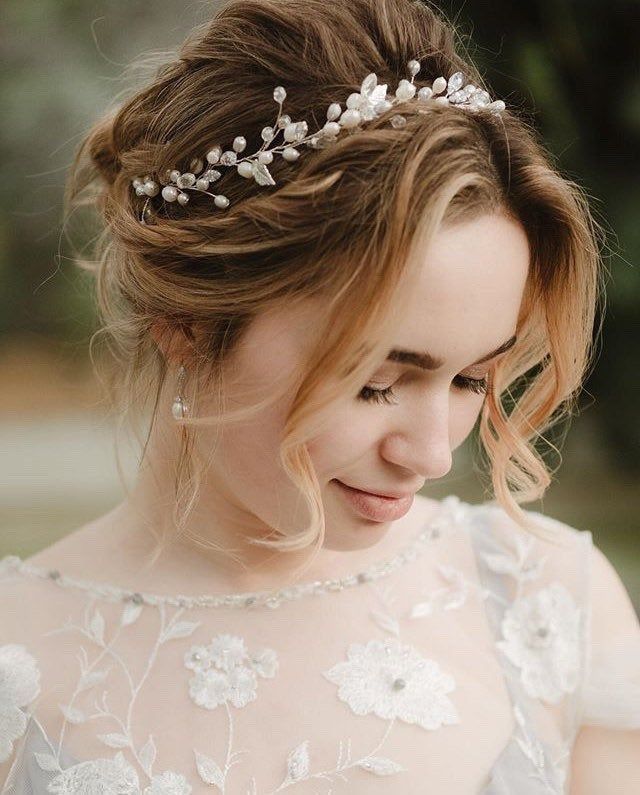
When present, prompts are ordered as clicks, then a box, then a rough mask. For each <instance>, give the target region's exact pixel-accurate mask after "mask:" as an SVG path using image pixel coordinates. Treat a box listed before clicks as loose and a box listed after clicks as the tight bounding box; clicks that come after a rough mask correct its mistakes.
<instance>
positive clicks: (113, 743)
mask: <svg viewBox="0 0 640 795" xmlns="http://www.w3.org/2000/svg"><path fill="white" fill-rule="evenodd" d="M98 739H99V740H100V741H101V742H103V743H104V744H105V745H108V746H109V748H128V747H129V745H130V742H129V738H128V737H127V736H126V735H124V734H118V733H117V732H114V733H113V734H99V735H98Z"/></svg>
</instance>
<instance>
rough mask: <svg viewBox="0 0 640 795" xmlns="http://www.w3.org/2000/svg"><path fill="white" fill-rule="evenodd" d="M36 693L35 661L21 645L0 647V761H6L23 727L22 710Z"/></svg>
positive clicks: (37, 670) (38, 673)
mask: <svg viewBox="0 0 640 795" xmlns="http://www.w3.org/2000/svg"><path fill="white" fill-rule="evenodd" d="M39 693H40V671H39V669H38V665H37V663H36V660H35V658H34V657H33V656H32V655H31V654H30V653H29V652H28V651H27V650H26V649H25V647H24V646H22V645H21V644H16V643H10V644H7V645H5V646H0V762H4V761H5V760H7V759H8V758H9V756H10V755H11V752H12V751H13V743H14V742H15V740H17V739H18V738H19V737H22V735H23V734H24V732H25V730H26V728H27V716H26V715H25V713H24V712H23V711H22V709H21V708H22V707H26V706H27V704H29V703H30V702H31V701H33V700H34V699H35V698H36V697H37V696H38V695H39Z"/></svg>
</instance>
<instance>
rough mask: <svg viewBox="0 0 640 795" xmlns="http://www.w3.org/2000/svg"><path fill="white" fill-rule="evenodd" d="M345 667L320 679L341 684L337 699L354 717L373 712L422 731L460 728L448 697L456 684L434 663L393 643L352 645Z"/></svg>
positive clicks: (342, 663) (392, 639)
mask: <svg viewBox="0 0 640 795" xmlns="http://www.w3.org/2000/svg"><path fill="white" fill-rule="evenodd" d="M347 655H348V657H349V659H348V661H346V662H339V663H337V664H336V665H334V666H333V667H332V668H331V669H330V670H329V671H323V675H324V676H325V677H326V678H327V679H328V680H329V681H330V682H334V683H335V684H338V685H340V687H339V689H338V698H340V700H341V701H344V702H346V703H347V704H348V705H349V706H350V707H351V709H352V710H353V712H355V713H356V715H367V714H369V713H370V712H373V713H374V714H376V715H377V716H378V717H380V718H400V720H403V721H405V722H406V723H417V724H418V725H419V726H422V727H423V728H424V729H438V728H439V727H440V726H442V725H443V724H453V723H459V722H460V719H459V717H458V713H457V710H456V708H455V706H454V705H453V703H452V702H451V701H450V700H449V699H448V698H447V696H446V694H447V693H450V692H451V691H453V690H455V687H456V684H455V680H454V679H453V677H452V676H450V675H449V674H446V673H444V672H443V671H442V670H441V669H440V666H439V665H438V664H437V663H436V662H435V661H434V660H429V659H426V658H425V657H422V655H421V654H420V653H419V652H418V651H417V650H416V649H414V648H413V647H412V646H408V645H404V644H402V643H401V642H400V641H399V640H397V639H395V638H388V639H386V640H384V641H380V640H371V641H369V642H368V643H367V644H366V646H363V645H361V644H358V643H352V644H351V645H350V646H349V648H348V651H347Z"/></svg>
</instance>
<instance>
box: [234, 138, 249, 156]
mask: <svg viewBox="0 0 640 795" xmlns="http://www.w3.org/2000/svg"><path fill="white" fill-rule="evenodd" d="M232 146H233V149H234V151H235V152H244V150H245V149H246V148H247V139H246V138H244V137H243V136H242V135H238V136H237V137H236V138H234V139H233V144H232Z"/></svg>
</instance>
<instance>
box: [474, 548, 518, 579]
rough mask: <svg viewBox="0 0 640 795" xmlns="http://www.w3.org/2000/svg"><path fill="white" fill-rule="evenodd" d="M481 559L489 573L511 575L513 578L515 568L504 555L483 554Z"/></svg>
mask: <svg viewBox="0 0 640 795" xmlns="http://www.w3.org/2000/svg"><path fill="white" fill-rule="evenodd" d="M482 557H483V559H484V561H485V563H486V564H487V566H488V567H489V568H490V569H491V571H495V572H496V574H511V575H512V576H515V573H516V571H517V566H516V564H515V563H514V561H513V560H512V559H511V558H508V557H507V556H506V555H501V554H494V553H491V552H483V553H482Z"/></svg>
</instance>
